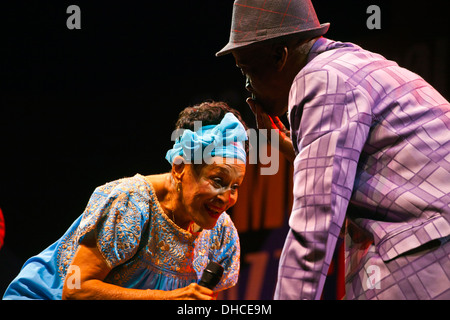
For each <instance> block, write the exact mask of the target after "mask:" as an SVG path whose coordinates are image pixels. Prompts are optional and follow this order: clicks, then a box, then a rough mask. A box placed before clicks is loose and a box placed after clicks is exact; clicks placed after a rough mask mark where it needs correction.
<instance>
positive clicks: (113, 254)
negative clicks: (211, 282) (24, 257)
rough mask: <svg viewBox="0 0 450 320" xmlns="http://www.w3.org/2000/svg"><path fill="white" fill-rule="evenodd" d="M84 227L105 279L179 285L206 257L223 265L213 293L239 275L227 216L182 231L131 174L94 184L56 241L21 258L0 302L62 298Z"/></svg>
mask: <svg viewBox="0 0 450 320" xmlns="http://www.w3.org/2000/svg"><path fill="white" fill-rule="evenodd" d="M89 232H95V234H96V239H97V247H98V249H99V250H100V252H101V253H102V255H103V257H104V259H105V261H106V263H107V264H108V265H109V266H110V267H111V268H113V269H112V270H111V272H110V273H109V274H108V276H107V277H106V279H105V280H104V281H105V282H108V283H112V284H116V285H118V286H121V287H126V288H134V289H158V290H173V289H177V288H182V287H185V286H187V285H189V284H190V283H192V282H197V281H198V280H199V279H200V277H201V275H202V273H203V270H204V268H205V267H206V265H207V264H208V262H209V261H210V260H213V261H216V262H219V263H220V264H222V266H223V267H224V268H225V270H224V274H223V277H222V279H221V281H220V282H219V284H218V285H217V286H216V288H215V289H214V290H215V291H220V290H224V289H226V288H229V287H232V286H234V285H235V284H236V282H237V279H238V275H239V258H240V245H239V237H238V234H237V231H236V228H235V226H234V224H233V222H232V221H231V219H230V217H229V216H228V215H227V214H226V213H223V214H222V215H221V216H220V218H219V219H218V221H217V224H216V226H215V227H214V228H213V229H211V230H202V231H201V232H198V233H190V232H188V231H186V230H184V229H181V228H179V227H178V226H177V225H176V224H174V223H173V222H172V220H170V219H169V218H168V217H167V216H166V214H165V213H164V212H163V210H162V208H161V206H160V204H159V202H158V199H157V197H156V194H155V191H154V189H153V186H152V185H151V184H150V183H149V182H148V181H147V180H146V179H145V178H144V177H143V176H142V175H139V174H137V175H135V176H134V177H130V178H124V179H120V180H116V181H112V182H109V183H107V184H105V185H103V186H100V187H98V188H96V189H95V191H94V193H93V194H92V196H91V198H90V200H89V203H88V205H87V207H86V209H85V211H84V213H83V214H82V215H81V216H80V217H79V218H78V219H77V220H76V221H75V222H74V223H73V224H72V226H71V227H70V228H69V229H68V230H67V231H66V233H65V234H64V235H63V236H62V237H61V238H60V239H59V240H58V241H57V242H55V243H53V244H52V245H51V246H50V247H48V248H47V249H45V250H44V251H43V252H41V253H40V254H38V255H37V256H34V257H32V258H30V259H29V260H28V261H26V263H25V265H24V266H23V267H22V269H21V271H20V273H19V274H18V276H17V277H16V278H15V279H14V280H13V281H12V282H11V284H10V285H9V286H8V288H7V290H6V292H5V294H4V296H3V299H61V296H62V288H63V283H64V278H65V277H66V274H67V272H68V268H69V266H70V264H71V261H72V259H73V256H74V254H75V252H76V250H77V248H78V246H79V244H80V242H81V241H82V240H83V238H84V237H85V236H86V234H88V233H89ZM72 268H73V267H72ZM72 268H71V269H70V273H69V275H70V276H71V275H72V270H74V271H76V270H75V269H72ZM73 274H75V273H73ZM74 284H75V285H76V282H74Z"/></svg>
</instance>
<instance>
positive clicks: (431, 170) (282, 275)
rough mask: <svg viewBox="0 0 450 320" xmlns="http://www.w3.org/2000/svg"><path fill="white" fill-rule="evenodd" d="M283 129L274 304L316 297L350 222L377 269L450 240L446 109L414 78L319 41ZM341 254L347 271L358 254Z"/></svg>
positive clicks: (350, 48)
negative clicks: (283, 206)
mask: <svg viewBox="0 0 450 320" xmlns="http://www.w3.org/2000/svg"><path fill="white" fill-rule="evenodd" d="M289 121H290V126H291V135H292V140H293V143H294V148H295V151H296V154H297V156H296V159H295V161H294V190H293V192H294V203H293V207H292V213H291V217H290V221H289V224H290V227H291V230H290V232H289V234H288V237H287V239H286V243H285V246H284V248H283V253H282V256H281V259H280V266H279V275H278V283H277V288H276V292H275V299H319V298H320V296H321V292H322V289H323V285H324V282H325V278H326V274H327V271H328V268H329V264H330V262H331V259H332V255H333V252H334V249H335V245H336V240H337V238H338V236H339V233H340V231H341V228H342V226H343V224H344V221H345V218H346V217H347V221H348V222H350V223H351V224H353V225H354V226H357V227H358V228H359V229H360V230H361V231H362V232H363V233H365V234H366V236H367V235H368V238H370V239H371V241H372V244H373V246H374V248H375V250H376V252H377V253H378V254H379V256H380V258H381V259H382V260H383V261H389V260H391V259H395V258H396V257H398V256H399V255H400V254H402V253H405V252H407V251H409V250H411V249H413V248H417V247H419V246H421V245H422V244H424V243H426V242H429V241H431V240H433V239H439V238H443V237H446V236H448V235H450V205H449V204H450V153H449V150H450V105H449V103H448V102H447V101H446V100H445V99H444V98H443V97H442V96H441V95H440V94H439V93H438V92H437V91H436V90H435V89H434V88H433V87H431V86H430V85H429V84H428V83H427V82H425V81H424V80H423V79H422V78H421V77H420V76H418V75H417V74H414V73H412V72H410V71H408V70H406V69H403V68H401V67H399V66H398V65H397V64H396V63H395V62H393V61H389V60H386V59H385V58H384V57H382V56H380V55H378V54H374V53H371V52H368V51H365V50H363V49H361V48H360V47H358V46H356V45H354V44H351V43H341V42H334V41H331V40H328V39H325V38H320V39H319V40H318V41H317V42H316V43H315V44H314V46H313V48H312V49H311V52H310V54H309V57H308V63H307V65H306V66H305V67H304V68H303V69H302V70H301V71H300V73H299V74H298V75H297V76H296V78H295V80H294V82H293V84H292V87H291V91H290V96H289ZM349 208H352V210H351V212H352V213H350V210H348V209H349ZM347 236H348V235H347ZM353 236H354V237H356V236H355V235H353ZM346 250H347V252H346V267H347V269H348V268H351V267H352V266H351V264H352V263H353V264H354V265H357V264H358V259H359V258H360V257H358V256H356V255H358V254H360V255H361V252H360V251H358V250H356V251H355V252H352V251H351V248H349V247H348V246H347V248H346ZM352 255H353V256H352ZM447 260H448V256H447ZM350 273H351V270H350ZM347 274H349V270H347Z"/></svg>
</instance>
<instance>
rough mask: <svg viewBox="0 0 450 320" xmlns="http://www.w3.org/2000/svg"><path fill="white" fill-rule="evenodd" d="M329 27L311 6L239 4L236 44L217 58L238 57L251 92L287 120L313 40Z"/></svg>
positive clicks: (305, 1)
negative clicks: (296, 79) (293, 91)
mask: <svg viewBox="0 0 450 320" xmlns="http://www.w3.org/2000/svg"><path fill="white" fill-rule="evenodd" d="M328 27H329V24H328V23H325V24H322V25H321V24H320V23H319V20H318V19H317V16H316V13H315V11H314V8H313V6H312V4H311V1H310V0H271V1H264V0H251V1H242V0H236V1H235V2H234V7H233V16H232V23H231V32H230V40H229V42H228V44H227V45H226V46H225V47H224V48H223V49H222V50H221V51H219V52H218V53H217V54H216V55H217V56H221V55H224V54H227V53H233V56H234V57H235V59H236V65H237V67H238V68H240V69H241V71H242V73H243V74H244V76H245V77H246V89H247V90H248V91H249V92H251V93H252V96H253V98H255V99H256V100H257V102H258V103H259V104H260V105H261V107H262V108H263V109H264V111H266V112H267V113H268V114H270V115H281V114H283V113H284V112H286V111H287V100H288V94H289V89H290V86H291V84H292V80H293V79H294V77H295V75H296V74H297V73H298V72H299V71H300V69H301V68H302V67H303V66H304V64H305V63H306V56H307V54H308V52H309V49H310V48H311V45H312V44H313V42H311V41H310V40H311V39H314V38H317V37H319V36H321V35H323V34H325V33H326V32H327V30H328Z"/></svg>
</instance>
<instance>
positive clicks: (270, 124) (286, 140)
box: [246, 98, 295, 162]
mask: <svg viewBox="0 0 450 320" xmlns="http://www.w3.org/2000/svg"><path fill="white" fill-rule="evenodd" d="M246 101H247V104H248V105H249V107H250V109H251V110H252V111H253V113H254V114H255V117H256V126H257V127H258V129H268V130H270V129H274V130H276V133H277V135H278V143H279V144H278V146H279V150H280V151H281V152H282V153H283V154H284V156H285V157H286V158H287V159H288V160H289V161H290V162H293V161H294V159H295V151H294V147H293V145H292V140H291V137H290V132H289V130H287V129H286V127H285V126H284V124H283V123H282V122H281V120H280V118H278V117H271V116H269V115H268V114H267V113H266V112H264V111H263V109H262V108H261V106H260V105H259V104H258V103H257V102H256V101H255V100H253V99H252V98H247V100H246ZM271 136H272V134H269V133H268V134H267V141H268V142H269V143H271V141H270V139H271Z"/></svg>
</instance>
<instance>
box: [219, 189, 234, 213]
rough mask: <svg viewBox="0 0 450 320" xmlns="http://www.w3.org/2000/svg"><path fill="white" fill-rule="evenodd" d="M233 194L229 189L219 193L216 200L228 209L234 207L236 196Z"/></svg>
mask: <svg viewBox="0 0 450 320" xmlns="http://www.w3.org/2000/svg"><path fill="white" fill-rule="evenodd" d="M234 193H235V192H233V191H232V190H231V189H227V190H226V191H224V192H221V193H219V194H218V195H217V198H218V199H219V200H220V201H221V202H222V204H223V205H225V206H226V207H228V208H230V207H232V206H234V204H235V203H236V196H235V195H234Z"/></svg>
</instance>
